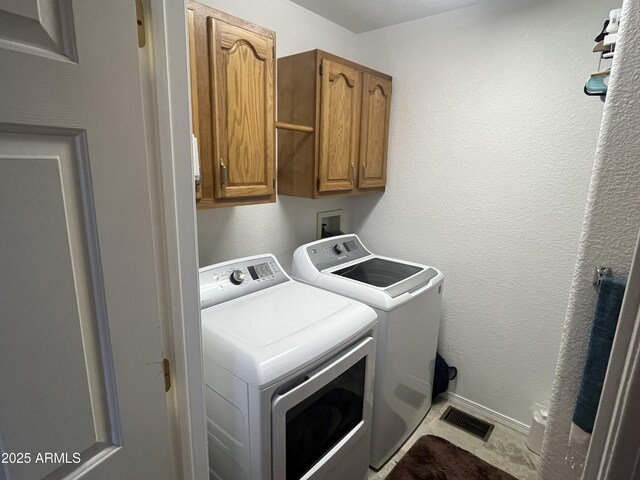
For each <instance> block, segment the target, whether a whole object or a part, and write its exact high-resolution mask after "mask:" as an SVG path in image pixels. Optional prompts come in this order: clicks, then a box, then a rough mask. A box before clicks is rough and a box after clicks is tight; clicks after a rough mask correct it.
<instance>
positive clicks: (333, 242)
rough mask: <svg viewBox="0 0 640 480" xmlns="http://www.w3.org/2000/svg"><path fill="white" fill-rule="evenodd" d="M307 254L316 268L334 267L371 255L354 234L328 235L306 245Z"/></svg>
mask: <svg viewBox="0 0 640 480" xmlns="http://www.w3.org/2000/svg"><path fill="white" fill-rule="evenodd" d="M307 254H308V255H309V258H310V259H311V262H312V263H313V265H314V266H315V267H316V268H317V269H318V270H324V269H326V268H331V267H336V266H338V265H342V264H343V263H347V262H351V261H352V260H356V259H358V258H362V257H366V256H367V255H371V252H369V251H368V250H367V249H366V248H364V245H362V243H361V242H360V240H359V239H358V237H356V236H355V235H341V236H339V237H329V238H325V239H324V240H319V241H317V242H314V243H313V244H312V245H310V246H308V247H307Z"/></svg>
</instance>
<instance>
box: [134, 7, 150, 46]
mask: <svg viewBox="0 0 640 480" xmlns="http://www.w3.org/2000/svg"><path fill="white" fill-rule="evenodd" d="M136 23H137V24H138V47H139V48H142V47H144V46H145V45H146V43H147V39H146V33H145V30H144V5H143V4H142V0H136Z"/></svg>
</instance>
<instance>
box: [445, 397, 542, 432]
mask: <svg viewBox="0 0 640 480" xmlns="http://www.w3.org/2000/svg"><path fill="white" fill-rule="evenodd" d="M442 396H443V397H444V398H446V399H447V400H449V401H450V402H451V403H455V404H458V405H460V406H461V407H464V408H466V409H467V410H469V411H470V412H471V413H476V414H478V415H483V416H485V417H487V418H490V419H491V420H494V421H496V422H498V423H501V424H502V425H505V426H507V427H509V428H513V429H514V430H516V431H517V432H520V433H524V434H525V435H528V434H529V429H530V428H531V427H530V426H529V425H527V424H526V423H522V422H519V421H518V420H514V419H513V418H511V417H507V416H506V415H503V414H502V413H498V412H496V411H495V410H491V409H490V408H487V407H485V406H484V405H480V404H479V403H476V402H473V401H471V400H469V399H467V398H464V397H461V396H460V395H457V394H455V393H451V392H446V393H444V394H442Z"/></svg>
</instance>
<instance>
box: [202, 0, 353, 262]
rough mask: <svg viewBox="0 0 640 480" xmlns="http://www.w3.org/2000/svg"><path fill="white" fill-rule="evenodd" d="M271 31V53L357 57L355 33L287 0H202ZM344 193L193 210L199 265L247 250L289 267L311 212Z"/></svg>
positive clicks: (310, 230)
mask: <svg viewBox="0 0 640 480" xmlns="http://www.w3.org/2000/svg"><path fill="white" fill-rule="evenodd" d="M200 3H202V4H205V5H209V6H211V7H213V8H216V9H218V10H221V11H223V12H226V13H229V14H231V15H235V16H237V17H240V18H243V19H245V20H248V21H250V22H253V23H256V24H258V25H261V26H263V27H266V28H269V29H271V30H274V31H275V32H276V54H277V56H278V57H284V56H287V55H291V54H294V53H299V52H305V51H308V50H312V49H314V48H321V49H323V50H327V51H329V52H331V53H335V54H336V55H340V56H343V57H346V58H349V59H352V60H355V61H357V58H356V54H357V35H356V34H355V33H352V32H350V31H349V30H346V29H344V28H342V27H340V26H338V25H336V24H335V23H333V22H330V21H328V20H326V19H324V18H322V17H320V16H319V15H316V14H315V13H312V12H310V11H309V10H306V9H304V8H302V7H300V6H299V5H297V4H295V3H293V2H290V1H289V0H269V1H261V0H201V1H200ZM350 205H351V202H350V201H349V199H344V198H342V199H340V198H334V199H322V200H309V199H303V198H294V197H284V196H278V197H277V202H276V203H275V204H273V203H272V204H265V205H250V206H241V207H227V208H218V209H212V210H201V211H198V250H199V256H200V265H201V266H204V265H209V264H211V263H215V262H221V261H224V260H230V259H232V258H237V257H241V256H246V255H256V254H259V253H267V252H270V253H273V254H274V255H275V256H276V257H277V258H278V260H279V261H280V262H281V263H282V264H283V266H284V267H285V269H288V268H289V266H290V264H291V258H292V255H293V251H294V250H295V249H296V247H298V246H299V245H301V244H303V243H306V242H310V241H312V240H315V233H316V213H317V212H322V211H327V210H335V209H339V208H341V209H344V210H345V214H346V215H347V217H349V216H350V215H349V210H350Z"/></svg>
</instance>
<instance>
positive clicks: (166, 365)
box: [162, 358, 171, 392]
mask: <svg viewBox="0 0 640 480" xmlns="http://www.w3.org/2000/svg"><path fill="white" fill-rule="evenodd" d="M162 366H163V367H164V391H165V392H168V391H169V389H170V388H171V368H170V367H171V366H170V365H169V360H167V359H166V358H163V359H162Z"/></svg>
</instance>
